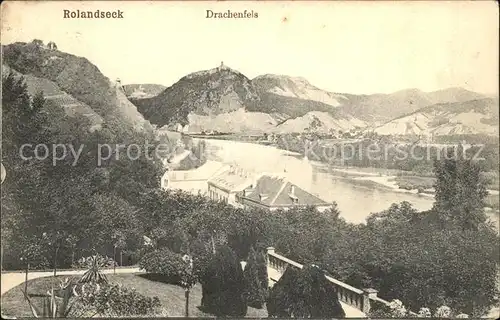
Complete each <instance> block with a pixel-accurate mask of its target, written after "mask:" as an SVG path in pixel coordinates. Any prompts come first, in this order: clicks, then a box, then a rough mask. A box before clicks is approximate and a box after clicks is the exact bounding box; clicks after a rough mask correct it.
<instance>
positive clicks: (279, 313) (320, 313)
mask: <svg viewBox="0 0 500 320" xmlns="http://www.w3.org/2000/svg"><path fill="white" fill-rule="evenodd" d="M267 312H268V314H269V316H270V317H278V318H282V317H286V318H290V317H293V318H344V317H345V312H344V310H343V309H342V306H341V304H340V302H339V300H338V296H337V294H336V292H335V289H334V288H333V286H332V285H331V284H330V283H329V282H328V280H327V279H326V278H325V274H324V272H323V271H322V270H320V269H319V268H318V267H317V266H315V265H307V266H304V268H303V269H301V270H297V269H295V268H287V269H286V271H285V273H284V274H283V275H282V276H281V278H280V280H279V281H278V282H277V283H276V284H275V285H274V287H273V288H272V289H271V293H270V295H269V299H268V301H267Z"/></svg>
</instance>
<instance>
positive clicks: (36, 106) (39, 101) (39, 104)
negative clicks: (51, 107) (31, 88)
mask: <svg viewBox="0 0 500 320" xmlns="http://www.w3.org/2000/svg"><path fill="white" fill-rule="evenodd" d="M44 105H45V97H44V95H43V91H38V92H37V93H36V94H35V96H34V97H33V102H32V103H31V106H32V108H33V112H35V113H38V112H39V111H40V110H42V109H43V107H44Z"/></svg>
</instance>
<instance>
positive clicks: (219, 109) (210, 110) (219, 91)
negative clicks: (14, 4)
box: [130, 65, 486, 133]
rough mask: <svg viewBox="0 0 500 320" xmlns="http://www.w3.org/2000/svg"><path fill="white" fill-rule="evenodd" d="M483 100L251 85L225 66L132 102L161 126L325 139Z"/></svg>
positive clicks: (290, 83)
mask: <svg viewBox="0 0 500 320" xmlns="http://www.w3.org/2000/svg"><path fill="white" fill-rule="evenodd" d="M483 98H486V96H485V95H482V94H479V93H476V92H472V91H468V90H465V89H462V88H448V89H444V90H439V91H433V92H423V91H421V90H419V89H406V90H401V91H397V92H394V93H392V94H370V95H354V94H347V93H346V94H343V93H334V92H329V91H326V90H322V89H319V88H317V87H315V86H314V85H312V84H310V83H309V82H308V81H307V80H306V79H304V78H301V77H289V76H285V75H272V74H265V75H261V76H257V77H255V78H254V79H252V80H250V79H249V78H247V77H246V76H245V75H243V74H242V73H240V72H239V71H237V70H234V69H231V68H229V67H227V66H225V65H221V66H220V67H218V68H213V69H209V70H203V71H198V72H193V73H191V74H189V75H186V76H185V77H183V78H181V79H180V80H179V81H178V82H176V83H175V84H173V85H172V86H170V87H168V88H166V89H165V90H164V91H163V92H161V93H159V94H158V95H156V96H154V97H150V98H144V99H142V98H141V99H139V98H134V97H130V99H131V101H132V102H133V103H134V104H135V105H136V106H137V107H138V110H139V111H140V112H141V113H142V114H143V115H144V117H145V118H146V119H149V120H150V121H151V122H152V123H155V124H157V125H158V126H165V125H175V124H177V123H180V124H182V125H183V126H185V125H189V131H190V132H200V131H219V132H243V131H246V130H250V131H260V132H269V131H273V132H303V130H306V129H307V130H309V131H310V130H312V131H318V132H322V133H328V132H332V131H334V132H336V131H346V130H347V131H349V130H353V129H359V128H363V127H368V126H373V125H374V124H376V123H386V122H388V121H390V120H392V119H394V118H398V117H401V116H404V115H406V114H409V113H412V112H416V111H418V110H419V109H421V108H424V107H427V106H431V105H434V104H437V103H453V102H464V101H470V100H475V99H483ZM459 131H460V130H459Z"/></svg>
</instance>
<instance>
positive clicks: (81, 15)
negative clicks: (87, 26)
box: [63, 10, 123, 19]
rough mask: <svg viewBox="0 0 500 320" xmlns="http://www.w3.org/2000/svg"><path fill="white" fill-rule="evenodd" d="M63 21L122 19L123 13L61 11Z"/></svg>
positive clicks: (117, 11)
mask: <svg viewBox="0 0 500 320" xmlns="http://www.w3.org/2000/svg"><path fill="white" fill-rule="evenodd" d="M63 14H64V15H63V18H64V19H123V11H121V10H114V11H101V10H96V11H80V10H73V11H72V10H63Z"/></svg>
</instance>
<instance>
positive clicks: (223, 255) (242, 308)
mask: <svg viewBox="0 0 500 320" xmlns="http://www.w3.org/2000/svg"><path fill="white" fill-rule="evenodd" d="M201 284H202V291H203V296H202V300H201V301H202V302H201V303H202V307H203V308H205V309H206V310H207V311H208V312H210V313H213V314H215V315H218V316H245V315H246V313H247V305H246V302H245V299H244V288H245V282H244V278H243V270H242V268H241V264H240V262H239V261H238V259H237V258H236V255H235V254H234V252H233V251H232V250H231V249H230V248H229V247H227V246H223V247H221V248H220V250H219V251H218V252H217V253H216V254H215V256H214V257H213V259H212V260H211V261H210V263H209V265H208V268H207V270H206V272H205V273H204V274H203V277H202V278H201Z"/></svg>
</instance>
